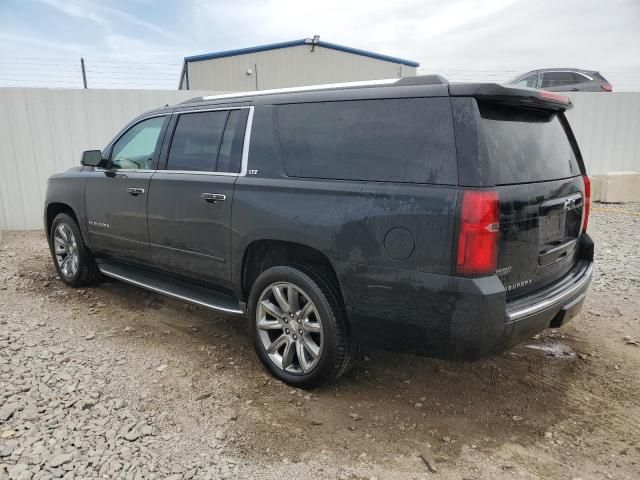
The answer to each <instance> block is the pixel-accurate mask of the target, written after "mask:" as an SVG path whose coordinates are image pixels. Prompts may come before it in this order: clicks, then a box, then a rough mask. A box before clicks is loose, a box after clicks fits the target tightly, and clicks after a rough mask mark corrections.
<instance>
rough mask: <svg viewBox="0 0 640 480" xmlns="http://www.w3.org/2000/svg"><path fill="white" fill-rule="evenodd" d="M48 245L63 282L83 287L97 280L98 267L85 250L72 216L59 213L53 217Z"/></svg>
mask: <svg viewBox="0 0 640 480" xmlns="http://www.w3.org/2000/svg"><path fill="white" fill-rule="evenodd" d="M49 246H50V248H51V256H52V257H53V262H54V265H55V267H56V271H57V272H58V276H59V277H60V279H61V280H62V281H63V282H64V283H66V284H67V285H70V286H72V287H83V286H85V285H90V284H92V283H94V282H95V281H96V280H97V278H98V276H99V272H98V267H97V266H96V263H95V261H94V259H93V256H92V255H91V253H90V252H89V251H88V250H87V248H86V246H85V244H84V241H83V240H82V235H81V234H80V228H78V224H77V223H76V221H75V220H74V219H73V217H71V216H70V215H68V214H66V213H60V214H58V215H57V216H56V218H54V219H53V223H52V224H51V230H50V232H49Z"/></svg>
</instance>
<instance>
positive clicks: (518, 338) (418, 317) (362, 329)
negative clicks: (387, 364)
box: [336, 260, 593, 360]
mask: <svg viewBox="0 0 640 480" xmlns="http://www.w3.org/2000/svg"><path fill="white" fill-rule="evenodd" d="M592 265H593V264H592V262H591V261H590V260H579V261H578V262H577V263H576V264H575V266H574V267H573V269H572V270H571V271H570V272H568V273H567V274H566V275H565V276H563V277H562V278H561V279H559V280H558V281H556V282H554V283H553V284H551V285H549V286H548V287H546V288H544V289H543V290H539V291H537V292H535V293H534V294H532V295H528V296H526V297H522V298H519V299H517V300H514V301H513V302H507V301H506V294H505V290H504V286H503V285H502V283H501V282H500V280H499V279H498V278H497V277H495V276H492V277H483V278H474V279H471V278H460V277H451V276H445V275H433V274H425V273H420V272H409V271H399V270H393V269H384V268H377V267H370V266H363V265H353V264H338V265H337V268H336V271H337V273H338V277H339V279H340V283H341V287H342V290H343V295H344V299H345V305H346V308H347V315H348V317H349V322H350V325H351V327H352V329H353V333H354V334H355V336H356V337H358V338H359V339H360V340H361V341H362V342H363V343H366V344H374V345H377V346H382V347H386V348H391V349H394V350H402V351H410V352H414V353H419V354H424V355H429V356H435V357H440V358H447V359H457V360H474V359H478V358H482V357H486V356H490V355H495V354H498V353H501V352H503V351H505V350H507V349H508V348H510V347H512V346H514V345H517V344H518V343H521V342H522V341H524V340H526V339H527V338H530V337H531V336H533V335H535V334H536V333H539V332H540V331H542V330H544V329H545V328H549V327H559V326H561V325H563V324H564V323H566V322H567V321H568V320H569V319H570V318H572V317H573V316H574V315H575V314H576V313H577V312H579V310H580V307H581V305H582V302H583V300H584V298H585V293H586V291H587V289H588V287H589V284H590V283H591V277H592V274H593V268H592Z"/></svg>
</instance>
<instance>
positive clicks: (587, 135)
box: [567, 92, 640, 188]
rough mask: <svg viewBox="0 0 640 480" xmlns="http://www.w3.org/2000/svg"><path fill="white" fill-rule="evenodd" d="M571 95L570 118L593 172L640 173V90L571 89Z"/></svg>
mask: <svg viewBox="0 0 640 480" xmlns="http://www.w3.org/2000/svg"><path fill="white" fill-rule="evenodd" d="M569 97H570V98H571V101H572V103H573V109H571V110H569V111H568V112H567V118H568V119H569V122H570V123H571V128H572V129H573V132H574V134H575V136H576V138H577V140H578V145H580V151H581V152H582V156H583V157H584V161H585V164H586V166H587V172H588V173H589V175H604V174H606V173H609V172H618V171H635V172H640V93H638V92H613V93H596V92H581V93H577V92H571V93H570V94H569ZM639 188H640V185H639Z"/></svg>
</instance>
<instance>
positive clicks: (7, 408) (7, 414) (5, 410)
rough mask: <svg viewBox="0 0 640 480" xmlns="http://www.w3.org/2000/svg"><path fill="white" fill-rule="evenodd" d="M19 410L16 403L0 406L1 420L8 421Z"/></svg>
mask: <svg viewBox="0 0 640 480" xmlns="http://www.w3.org/2000/svg"><path fill="white" fill-rule="evenodd" d="M17 410H18V406H17V405H16V404H15V403H9V404H6V405H4V406H3V407H2V408H0V422H6V421H7V420H9V419H10V418H11V417H13V414H14V413H16V411H17Z"/></svg>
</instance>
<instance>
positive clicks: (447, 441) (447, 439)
mask: <svg viewBox="0 0 640 480" xmlns="http://www.w3.org/2000/svg"><path fill="white" fill-rule="evenodd" d="M442 441H443V442H444V443H451V437H442Z"/></svg>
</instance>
